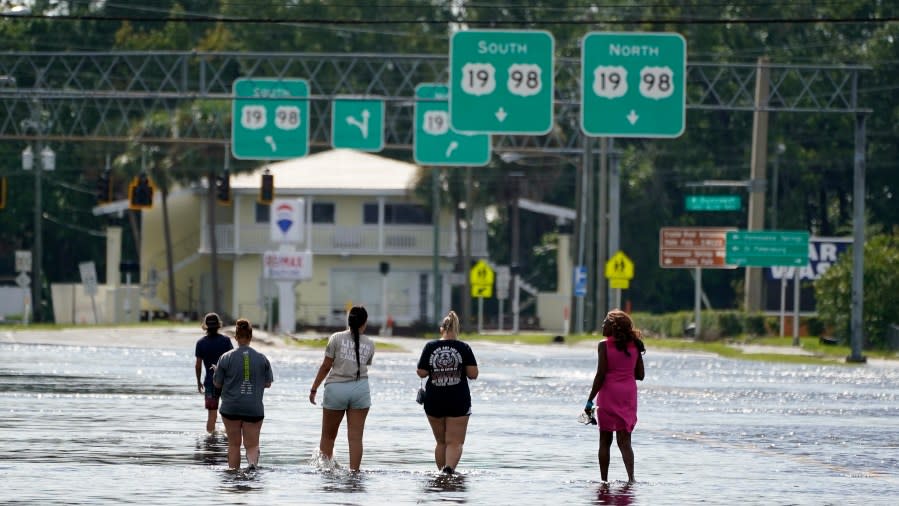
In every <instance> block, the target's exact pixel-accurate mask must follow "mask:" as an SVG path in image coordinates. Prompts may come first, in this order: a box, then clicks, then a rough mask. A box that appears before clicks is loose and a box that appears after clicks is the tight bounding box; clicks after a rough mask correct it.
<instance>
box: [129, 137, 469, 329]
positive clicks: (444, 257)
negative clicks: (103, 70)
mask: <svg viewBox="0 0 899 506" xmlns="http://www.w3.org/2000/svg"><path fill="white" fill-rule="evenodd" d="M266 170H268V171H270V173H271V174H272V175H273V176H274V186H275V198H277V199H284V198H302V199H304V203H305V208H306V209H307V210H308V212H307V216H306V220H308V222H307V224H306V227H305V230H306V231H308V232H307V233H305V234H304V235H303V238H302V240H301V242H299V243H297V244H295V245H294V246H295V247H296V249H297V250H299V251H306V250H308V251H311V253H312V255H313V275H312V278H311V279H309V280H305V281H301V282H298V283H297V284H296V285H295V287H294V290H295V293H296V308H295V312H296V317H297V324H298V326H300V327H302V326H306V325H311V326H320V325H343V324H345V312H346V309H347V308H348V307H349V306H350V305H353V304H362V305H364V306H365V307H366V308H367V309H368V310H369V311H368V312H369V321H370V322H371V323H373V324H375V325H381V324H383V323H384V322H383V321H382V320H383V319H384V316H383V315H384V314H385V313H386V314H387V315H389V317H390V318H392V320H393V321H394V323H395V324H396V325H409V324H413V323H415V322H433V321H435V320H436V318H435V315H434V311H435V307H434V300H435V282H434V278H435V276H434V267H435V248H434V234H435V226H436V227H437V230H438V235H437V248H436V253H437V254H436V257H437V261H436V266H437V269H438V271H439V272H440V273H441V279H442V282H441V283H440V284H439V286H438V290H440V298H439V300H440V308H439V313H440V315H442V314H444V313H445V312H446V311H447V310H448V309H449V306H450V300H451V299H450V288H451V287H450V284H449V283H448V282H447V281H448V280H449V279H450V278H452V277H451V276H448V274H450V272H451V271H452V267H453V265H454V263H455V260H456V258H455V257H456V251H457V247H456V240H457V238H456V232H455V231H456V227H455V226H454V224H453V213H452V212H451V210H449V209H442V210H441V211H440V213H439V216H440V219H439V223H437V224H435V223H433V218H432V212H431V206H430V202H423V201H420V200H418V199H416V197H415V195H414V194H413V186H414V184H415V182H416V181H417V180H418V179H419V177H422V176H423V175H425V174H426V173H422V171H425V170H427V169H422V168H420V167H418V166H416V165H414V164H410V163H406V162H401V161H397V160H393V159H390V158H385V157H381V156H377V155H373V154H369V153H363V152H359V151H354V150H346V149H340V150H332V151H324V152H321V153H317V154H314V155H311V156H308V157H304V158H298V159H292V160H285V161H281V162H277V163H270V164H264V165H260V166H259V167H258V168H257V169H256V170H254V171H253V172H252V173H243V174H239V175H233V176H232V177H231V188H232V196H233V197H232V203H231V204H230V205H221V204H219V203H216V205H215V206H213V209H214V213H215V214H214V217H213V216H210V212H209V208H210V206H209V205H208V198H209V197H208V188H207V187H206V186H205V182H204V184H203V185H202V186H197V187H194V188H181V189H176V190H173V191H172V192H171V194H170V195H169V198H168V209H169V226H170V230H171V236H172V256H173V265H174V269H173V271H174V273H175V293H176V304H177V307H176V308H169V307H168V306H169V304H168V293H169V289H168V284H167V283H168V275H167V273H166V250H165V241H164V235H163V213H162V206H161V202H160V199H159V196H158V195H157V196H156V199H155V202H154V206H153V208H152V209H149V210H144V211H143V218H142V226H141V255H140V256H141V277H142V281H143V283H144V285H145V286H148V285H149V286H150V287H152V288H151V289H150V290H149V291H147V292H146V294H147V296H146V297H144V299H143V301H142V306H143V307H144V309H148V310H153V309H157V310H166V311H171V310H173V311H174V312H176V313H180V312H197V313H200V314H202V313H204V312H207V311H217V312H220V313H223V314H226V315H228V316H230V317H231V318H237V317H246V318H249V319H250V320H251V321H252V322H253V323H259V324H262V323H265V322H266V321H268V322H272V321H274V322H277V321H278V319H277V318H274V319H273V318H272V312H273V311H277V309H276V308H275V309H273V308H274V307H275V306H273V304H272V300H273V299H274V297H275V295H276V294H277V291H276V290H275V289H274V286H273V282H272V281H271V280H266V279H264V278H263V277H262V275H263V269H262V255H263V254H264V253H265V252H266V251H273V250H277V249H278V248H279V244H276V243H273V242H272V241H271V232H270V223H269V219H270V216H271V212H270V206H269V205H263V204H260V203H259V202H258V198H259V192H260V185H261V179H262V174H263V173H264V171H266ZM427 177H430V176H429V175H428V176H427ZM157 193H158V192H157ZM477 216H478V218H477V219H475V220H474V222H475V225H474V226H473V227H472V241H471V243H472V244H471V255H472V258H475V259H477V258H487V231H486V223H485V221H484V219H483V213H482V212H481V213H477ZM211 218H214V223H215V243H216V252H217V255H216V256H217V258H218V263H217V267H218V277H219V283H218V285H219V291H220V300H221V301H222V306H223V307H212V301H213V297H212V286H213V284H212V279H211V276H212V269H211V265H212V263H211V262H212V258H213V255H212V241H211V240H210V239H211V238H210V234H209V230H210V228H209V223H210V219H211ZM382 262H387V263H388V264H389V271H388V274H387V275H386V283H385V282H384V281H385V280H384V278H383V275H382V274H381V270H380V268H381V263H382ZM456 278H458V276H456ZM385 285H386V293H387V301H386V304H387V306H386V307H385V306H383V305H382V304H385V301H384V300H383V296H382V292H383V290H384V288H385ZM438 316H439V315H438ZM283 330H292V329H283Z"/></svg>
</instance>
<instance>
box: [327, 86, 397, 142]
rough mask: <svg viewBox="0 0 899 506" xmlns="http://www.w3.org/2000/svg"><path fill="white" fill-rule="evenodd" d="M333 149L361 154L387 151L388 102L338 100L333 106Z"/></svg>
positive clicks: (348, 98)
mask: <svg viewBox="0 0 899 506" xmlns="http://www.w3.org/2000/svg"><path fill="white" fill-rule="evenodd" d="M331 145H332V146H333V147H335V148H350V149H358V150H360V151H381V150H382V149H384V101H383V100H371V99H363V98H353V97H338V98H336V99H334V102H333V103H332V104H331Z"/></svg>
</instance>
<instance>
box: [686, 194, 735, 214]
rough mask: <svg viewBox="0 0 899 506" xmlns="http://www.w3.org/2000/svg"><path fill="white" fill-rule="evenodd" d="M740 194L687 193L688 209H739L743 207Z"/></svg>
mask: <svg viewBox="0 0 899 506" xmlns="http://www.w3.org/2000/svg"><path fill="white" fill-rule="evenodd" d="M742 200H743V199H741V198H740V196H739V195H687V196H686V197H685V200H684V207H686V209H687V211H739V210H740V209H742V208H743V202H742Z"/></svg>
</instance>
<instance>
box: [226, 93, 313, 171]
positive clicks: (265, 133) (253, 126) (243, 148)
mask: <svg viewBox="0 0 899 506" xmlns="http://www.w3.org/2000/svg"><path fill="white" fill-rule="evenodd" d="M233 94H234V101H233V102H232V106H231V153H232V154H233V155H234V158H239V159H244V160H283V159H286V158H295V157H298V156H306V154H307V153H308V152H309V102H308V100H307V98H308V96H309V84H308V83H307V82H306V80H305V79H255V78H253V79H237V80H236V81H234V86H233Z"/></svg>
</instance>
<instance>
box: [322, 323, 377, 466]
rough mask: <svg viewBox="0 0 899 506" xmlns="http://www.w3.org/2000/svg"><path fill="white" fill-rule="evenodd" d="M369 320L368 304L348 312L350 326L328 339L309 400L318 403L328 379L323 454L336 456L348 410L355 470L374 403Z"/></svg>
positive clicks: (349, 436) (325, 456) (373, 345)
mask: <svg viewBox="0 0 899 506" xmlns="http://www.w3.org/2000/svg"><path fill="white" fill-rule="evenodd" d="M367 321H368V312H367V311H365V308H364V307H362V306H353V307H352V308H350V311H349V313H348V314H347V326H348V329H347V330H344V331H342V332H335V333H334V334H332V335H331V337H330V338H329V339H328V345H327V347H326V348H325V358H324V360H322V365H321V367H319V368H318V374H317V375H316V376H315V380H314V381H313V382H312V388H311V389H310V390H309V402H311V403H312V404H315V394H316V392H318V386H319V385H321V384H322V381H324V384H325V393H324V396H323V399H322V434H321V439H320V441H319V444H318V449H319V452H320V453H321V456H322V457H323V458H327V460H329V461H330V460H332V459H333V458H334V441H335V440H336V439H337V431H338V430H339V429H340V422H342V421H343V415H344V414H346V422H347V433H348V439H349V443H350V470H351V471H358V470H359V466H360V464H361V463H362V434H363V432H364V431H365V418H366V417H367V416H368V408H370V407H371V391H370V390H369V388H368V366H369V365H371V359H372V356H373V355H374V354H375V343H374V341H372V340H371V338H370V337H368V336H365V335H362V333H363V332H365V324H366V322H367Z"/></svg>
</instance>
